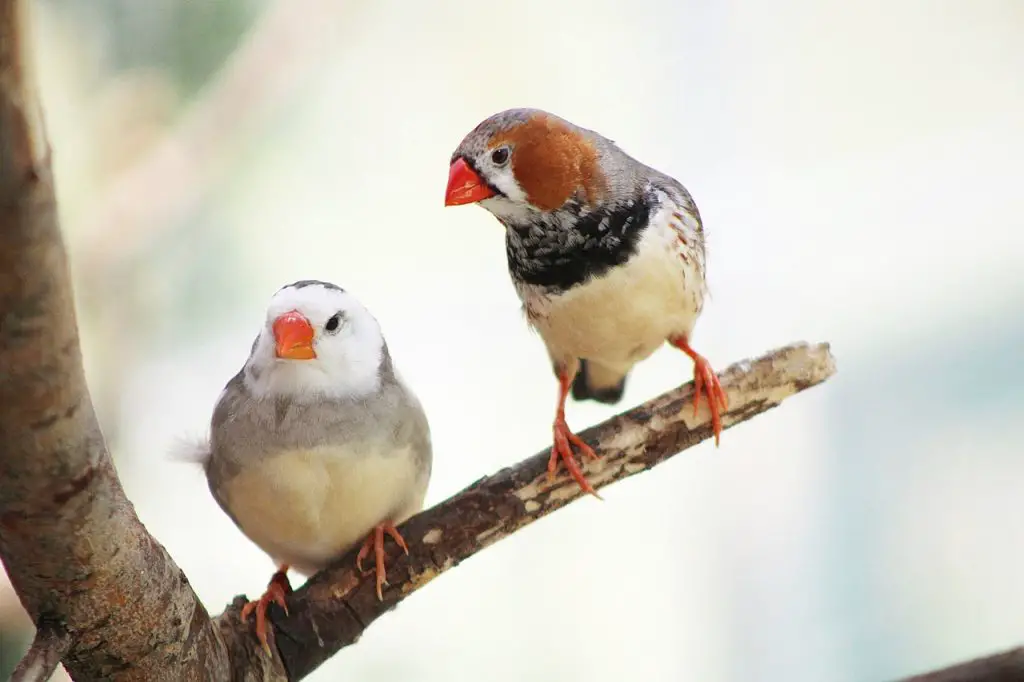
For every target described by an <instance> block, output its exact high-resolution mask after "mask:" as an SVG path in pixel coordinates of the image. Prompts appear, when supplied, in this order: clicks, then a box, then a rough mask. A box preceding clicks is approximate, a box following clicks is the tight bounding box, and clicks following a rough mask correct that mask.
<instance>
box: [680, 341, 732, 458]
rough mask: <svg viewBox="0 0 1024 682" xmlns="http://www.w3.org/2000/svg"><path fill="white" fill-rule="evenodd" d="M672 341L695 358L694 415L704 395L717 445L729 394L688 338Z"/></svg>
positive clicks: (727, 406)
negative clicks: (691, 346) (691, 345)
mask: <svg viewBox="0 0 1024 682" xmlns="http://www.w3.org/2000/svg"><path fill="white" fill-rule="evenodd" d="M671 343H672V345H674V346H675V347H676V348H678V349H679V350H681V351H683V352H684V353H686V354H687V355H689V356H690V358H691V359H692V360H693V416H694V417H696V416H697V411H698V410H699V409H700V398H701V395H703V396H704V399H705V401H707V404H708V410H710V412H711V431H712V432H713V433H714V434H715V446H716V447H717V446H718V443H719V440H720V439H721V436H722V412H723V411H724V410H728V409H729V396H727V395H726V393H725V389H724V388H722V382H720V381H719V380H718V375H717V374H715V371H714V370H713V369H711V363H709V362H708V360H707V358H705V357H704V356H703V355H701V354H700V353H698V352H697V351H695V350H693V349H692V348H690V344H689V343H688V342H687V340H686V339H682V338H680V339H672V340H671Z"/></svg>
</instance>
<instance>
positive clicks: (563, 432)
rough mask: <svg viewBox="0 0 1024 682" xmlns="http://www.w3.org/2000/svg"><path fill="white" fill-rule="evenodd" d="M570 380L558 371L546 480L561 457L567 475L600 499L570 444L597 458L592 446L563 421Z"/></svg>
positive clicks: (565, 372) (582, 452)
mask: <svg viewBox="0 0 1024 682" xmlns="http://www.w3.org/2000/svg"><path fill="white" fill-rule="evenodd" d="M572 380H573V377H572V376H570V375H569V373H568V372H567V371H565V370H560V371H559V372H558V411H557V412H556V413H555V424H554V428H553V430H554V438H555V442H554V444H553V445H552V446H551V457H550V458H549V459H548V480H549V481H550V480H551V479H552V478H553V477H554V475H555V471H556V470H557V469H558V460H559V459H561V460H562V462H564V463H565V468H566V470H568V472H569V475H570V476H572V478H573V480H574V481H576V483H578V484H579V486H580V488H582V489H583V492H585V493H590V494H591V495H593V496H594V497H596V498H597V499H599V500H600V499H601V496H600V495H598V494H597V491H596V490H594V486H592V485H590V481H588V480H587V477H586V476H584V475H583V470H582V469H580V465H579V464H578V463H577V462H576V458H575V457H574V456H573V452H572V446H573V445H575V446H576V448H577V449H578V450H579V451H580V454H581V455H583V456H584V457H587V458H589V459H597V453H596V452H594V450H593V448H591V447H590V446H589V445H587V444H586V443H584V442H583V439H582V438H580V437H579V436H577V435H576V434H575V433H573V432H572V431H570V430H569V425H568V424H567V423H566V422H565V400H566V398H567V397H568V396H569V387H570V386H572Z"/></svg>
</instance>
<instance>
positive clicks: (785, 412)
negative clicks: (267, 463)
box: [0, 0, 1024, 682]
mask: <svg viewBox="0 0 1024 682" xmlns="http://www.w3.org/2000/svg"><path fill="white" fill-rule="evenodd" d="M35 5H36V10H37V11H36V17H35V18H36V21H35V34H36V35H35V39H36V51H37V53H38V73H39V77H40V79H41V84H42V95H43V102H44V106H45V109H46V116H47V124H48V128H49V132H50V137H51V141H52V143H53V146H54V151H55V155H54V162H55V164H56V173H57V180H58V192H59V199H60V209H61V214H62V220H63V226H64V230H65V234H66V239H67V242H68V246H69V249H70V251H71V256H72V265H73V269H74V277H75V286H76V288H77V290H76V294H77V297H78V304H79V311H80V318H79V319H80V322H81V326H82V342H83V352H84V354H85V359H86V362H87V370H88V374H89V380H90V385H91V387H92V391H93V398H94V401H95V403H96V407H97V409H98V411H99V414H100V417H101V420H102V423H103V427H104V430H105V432H106V435H107V436H108V438H109V439H110V445H111V447H112V449H113V452H114V455H115V458H116V462H117V467H118V470H119V472H120V475H121V477H122V480H123V482H124V485H125V488H126V489H127V492H128V495H129V497H130V498H131V500H132V501H133V503H134V504H135V507H136V509H137V511H138V513H139V515H140V516H141V518H142V520H143V521H144V522H145V524H146V526H147V527H148V528H149V530H150V531H151V532H152V533H153V534H154V535H155V536H156V537H157V538H158V539H159V540H160V541H161V542H162V543H163V544H164V545H165V546H166V547H167V549H168V550H169V551H170V553H171V554H172V555H173V556H174V558H175V559H176V560H177V562H178V563H179V564H180V566H181V567H182V568H183V569H184V571H185V572H186V573H187V575H188V576H189V578H190V580H191V582H192V585H193V586H194V587H195V589H196V591H197V592H198V594H199V596H200V597H201V598H202V600H203V601H204V602H205V604H206V605H207V607H208V608H209V610H210V611H211V612H212V613H217V612H219V611H220V610H221V609H222V608H223V606H224V605H225V604H227V602H228V601H229V600H230V599H231V598H232V597H233V596H234V595H236V594H239V593H243V592H244V593H247V594H249V595H250V596H255V595H258V594H259V593H260V592H261V591H262V589H263V588H264V586H265V584H266V581H267V580H268V578H269V577H270V574H271V573H272V571H273V568H274V567H273V566H272V564H271V563H270V561H269V559H268V558H266V557H265V556H264V555H263V554H262V553H261V552H260V551H259V550H258V549H257V548H256V547H255V546H254V545H252V544H251V543H250V542H249V541H248V540H246V538H245V537H244V536H243V535H242V534H241V533H240V532H239V531H238V530H236V529H235V527H234V526H233V524H232V523H231V521H230V520H229V519H228V518H227V517H226V516H225V515H224V514H223V513H222V512H221V511H220V509H219V508H218V507H217V506H216V504H215V503H214V501H213V500H212V498H211V497H210V494H209V492H208V490H207V487H206V482H205V479H204V478H203V475H202V473H201V471H200V470H199V469H198V467H195V466H194V465H190V464H187V463H181V462H179V461H175V460H174V455H175V453H176V452H180V448H181V446H182V443H184V442H188V440H189V439H194V438H197V437H201V436H203V434H204V432H205V430H206V426H207V423H208V419H209V415H210V411H211V410H212V407H213V404H214V401H215V400H216V398H217V395H218V393H219V392H220V389H221V388H222V386H223V384H224V383H225V382H226V381H227V379H228V378H230V377H231V376H232V375H233V374H234V373H235V372H236V371H237V370H238V368H239V367H240V366H241V364H242V363H243V362H244V360H245V358H246V355H247V353H248V350H249V345H250V343H251V340H252V338H253V336H254V335H255V333H256V332H257V330H258V328H259V326H260V325H261V324H262V320H263V314H264V307H265V305H266V303H267V301H268V299H269V297H270V296H271V295H272V294H273V292H274V291H275V290H276V289H277V288H278V287H279V286H281V285H283V284H285V283H288V282H291V281H294V280H297V279H301V278H319V279H326V280H331V281H334V282H336V283H338V284H340V285H342V286H344V287H345V288H347V289H349V290H350V291H352V292H353V293H355V294H356V296H358V297H359V298H360V299H361V300H362V301H363V302H364V303H365V304H366V305H367V306H368V307H369V308H370V309H371V310H372V311H373V312H374V313H375V315H376V316H377V317H378V319H379V320H380V321H381V324H382V325H383V328H384V331H385V333H386V335H387V338H388V341H389V344H390V347H391V350H392V354H393V356H394V357H395V359H396V362H397V364H398V365H399V367H400V368H401V371H402V372H403V373H404V374H405V376H406V378H407V379H408V380H409V382H410V383H411V384H412V385H413V386H414V387H415V389H416V391H417V392H418V394H419V395H420V397H421V399H422V401H423V402H424V404H425V407H426V409H427V411H428V414H429V416H430V418H431V421H432V430H433V436H434V443H435V465H434V475H433V479H432V483H431V488H430V493H429V495H428V500H427V502H428V504H433V503H436V502H438V501H440V500H442V499H444V498H446V497H447V496H449V495H451V494H452V493H454V492H456V491H458V490H459V489H461V488H462V487H464V486H465V485H467V484H468V483H470V482H471V481H473V480H475V479H477V478H478V477H480V476H482V475H485V474H487V473H491V472H493V471H495V470H497V469H498V468H500V467H502V466H505V465H508V464H511V463H513V462H514V461H517V460H519V459H521V458H523V457H525V456H527V455H529V454H532V453H534V452H536V451H538V450H540V449H541V448H543V447H544V446H546V445H547V444H548V443H549V439H550V423H551V417H552V410H553V406H554V401H555V390H556V387H555V383H554V381H553V379H552V377H551V374H550V370H549V368H548V363H547V360H546V356H545V353H544V350H543V347H542V345H541V343H540V341H539V339H537V338H536V337H535V336H534V335H533V334H532V333H531V332H530V331H528V329H527V328H526V326H525V324H524V321H523V317H522V315H521V313H520V311H519V303H518V300H517V299H516V297H515V293H514V291H513V289H512V287H511V285H510V282H509V278H508V274H507V271H506V266H505V255H504V237H503V234H502V230H501V228H500V226H499V225H498V224H497V222H496V221H495V220H494V219H493V218H492V217H491V216H489V215H488V214H487V213H486V212H485V211H484V210H482V209H479V208H476V207H469V208H464V209H444V208H443V207H442V204H443V193H444V187H445V183H446V181H447V170H448V158H449V155H450V153H451V151H452V150H453V149H454V148H455V146H456V145H457V144H458V142H459V140H460V139H461V138H462V136H463V135H464V134H465V133H466V132H468V131H469V130H470V129H471V128H472V127H473V126H475V125H476V123H477V122H479V121H480V120H481V119H483V118H484V117H486V116H488V115H489V114H491V113H494V112H496V111H498V110H501V109H504V108H508V107H513V106H535V107H540V108H543V109H547V110H549V111H552V112H554V113H557V114H559V115H562V116H564V117H566V118H568V119H570V120H572V121H574V122H576V123H578V124H580V125H583V126H585V127H588V128H593V129H596V130H599V131H602V132H604V133H605V134H606V135H608V136H609V137H611V138H613V139H615V140H616V141H618V142H619V143H620V145H622V146H623V147H624V148H625V149H626V150H627V151H628V152H630V153H631V154H633V155H635V156H637V157H638V158H640V159H642V160H643V161H645V162H647V163H649V164H651V165H653V166H656V167H658V168H660V169H662V170H664V171H666V172H668V173H670V174H672V175H674V176H675V177H677V178H678V179H679V180H681V181H682V182H683V183H684V184H686V185H687V187H688V188H689V189H690V190H691V192H692V193H693V195H694V196H695V197H696V200H697V202H698V205H699V207H700V210H701V213H702V214H703V217H704V222H705V226H706V229H707V231H708V234H709V247H708V248H709V279H710V287H711V290H712V297H713V298H712V300H711V302H710V304H709V305H708V306H707V307H706V308H705V313H704V315H703V317H702V319H701V321H700V323H699V325H698V328H697V333H696V336H695V340H694V345H695V346H696V347H697V349H698V350H700V351H701V352H702V353H703V354H705V355H707V356H708V357H709V358H710V359H711V360H712V362H713V363H714V364H715V366H716V367H718V368H719V369H722V368H724V367H726V366H727V365H728V364H730V363H731V362H734V361H737V360H740V359H742V358H745V357H749V356H753V355H757V354H760V353H762V352H764V351H766V350H768V349H771V348H774V347H777V346H780V345H784V344H787V343H789V342H792V341H796V340H808V341H824V340H827V341H830V342H832V344H833V351H834V352H835V354H836V356H837V358H838V364H839V374H838V375H837V376H836V377H835V378H834V379H833V380H831V381H829V382H828V383H827V384H825V385H824V386H822V387H819V388H815V389H813V390H811V391H809V392H808V393H806V394H802V395H800V396H798V397H796V398H794V399H792V400H790V401H788V402H786V403H785V405H783V406H782V407H781V408H780V409H778V410H775V411H773V412H771V413H770V414H769V415H765V416H763V417H761V418H758V419H755V420H754V421H752V422H751V423H748V424H745V425H742V426H740V427H738V428H736V429H732V430H730V431H728V432H727V433H726V434H724V437H723V440H722V445H721V448H720V449H718V450H715V449H714V447H713V446H711V445H710V444H707V443H706V444H704V445H702V446H700V447H698V448H696V449H694V450H693V451H691V452H689V453H686V454H685V455H683V456H681V457H679V458H677V459H674V460H672V461H671V462H669V463H667V464H666V465H665V466H663V467H661V468H659V470H658V471H657V473H656V474H652V475H644V476H640V477H636V478H633V479H631V480H629V481H626V482H624V483H621V484H618V485H616V486H614V487H613V488H611V489H609V490H608V491H607V493H606V502H604V503H603V504H602V503H599V502H597V501H595V500H589V499H588V500H583V501H581V502H579V503H577V504H574V505H572V506H571V507H570V508H568V509H566V510H565V511H563V512H561V513H559V514H555V515H554V516H552V517H550V518H548V519H545V520H543V521H541V522H540V523H537V524H536V525H535V526H532V527H530V528H528V529H526V530H525V531H523V532H521V533H518V534H516V535H515V536H514V537H511V538H509V539H507V540H505V541H503V542H501V543H499V544H498V545H496V546H494V547H493V548H491V549H489V550H488V551H486V552H483V553H482V554H481V555H479V556H477V557H474V558H473V559H471V560H469V561H467V562H466V563H464V564H463V565H461V566H460V567H459V568H458V569H457V570H455V571H452V572H450V573H447V574H445V575H444V576H442V577H441V578H440V579H439V580H437V581H436V582H435V583H433V584H432V585H431V586H430V588H429V589H427V590H424V591H423V592H422V593H419V594H417V595H416V596H415V597H414V598H412V599H410V600H409V601H408V602H407V603H404V604H403V605H402V606H401V607H400V608H398V609H397V610H396V611H394V612H392V613H390V614H388V615H387V616H385V617H384V618H382V619H381V620H380V621H378V622H377V623H376V624H374V626H373V627H372V628H370V629H369V630H368V631H367V633H366V635H365V637H363V639H362V640H361V641H360V642H359V644H358V645H357V646H353V647H350V648H348V649H345V650H344V651H342V652H341V653H340V654H339V655H337V656H335V657H334V658H333V659H332V660H331V661H330V662H329V663H328V664H327V665H325V666H323V668H321V669H320V670H319V671H318V672H317V673H316V674H314V675H313V676H311V677H310V678H308V679H311V680H321V681H323V680H379V681H381V682H388V681H397V680H417V681H420V680H422V681H424V682H430V681H434V680H445V681H450V680H471V679H476V678H477V677H478V676H479V674H480V671H482V670H486V674H487V677H488V679H491V680H494V681H496V682H500V681H502V680H509V681H511V680H522V679H535V680H587V681H588V682H599V681H613V680H616V681H617V680H623V679H633V678H635V679H647V680H681V679H687V680H709V681H714V682H718V681H721V682H739V681H741V680H742V681H746V680H786V681H789V682H792V681H804V680H806V681H822V680H824V681H836V682H846V681H850V682H853V681H858V682H859V681H865V682H870V681H875V680H885V679H892V678H895V677H899V676H903V675H907V674H910V673H913V672H919V671H922V670H925V669H928V668H932V667H937V666H940V665H944V664H948V663H951V662H953V661H956V660H959V659H962V658H965V657H971V656H974V655H979V654H983V653H988V652H991V651H994V650H997V649H1000V648H1002V647H1007V646H1010V645H1013V644H1015V643H1020V642H1021V641H1024V581H1022V580H1021V579H1020V576H1021V575H1022V574H1024V495H1022V494H1021V487H1022V484H1024V457H1022V456H1021V455H1022V454H1024V453H1022V451H1021V450H1022V445H1024V437H1022V436H1021V424H1022V420H1024V314H1022V313H1024V269H1022V268H1024V193H1022V191H1021V187H1022V185H1024V164H1022V163H1021V159H1022V158H1024V77H1022V74H1024V41H1022V40H1021V35H1022V34H1024V4H1021V3H1020V2H1019V1H1018V0H1002V1H999V0H977V1H976V2H971V3H967V2H954V1H951V0H950V1H944V0H861V1H860V2H858V3H847V2H840V1H839V0H825V1H823V0H777V1H776V2H773V3H762V2H755V1H754V0H657V1H651V2H629V3H626V2H610V1H602V0H520V2H517V3H506V4H501V3H490V4H485V5H484V4H481V3H479V2H470V1H469V0H444V1H441V2H434V3H411V2H406V0H379V1H378V2H373V3H371V2H366V1H365V0H332V1H330V2H328V1H326V0H216V1H213V2H190V1H186V0H148V1H147V2H144V3H143V2H137V0H93V2H90V3H82V2H78V1H77V0H46V1H43V0H40V1H38V2H36V3H35ZM691 372H692V370H691V363H690V362H689V360H688V359H687V358H685V357H684V356H683V355H682V354H680V353H678V352H675V351H673V350H671V349H665V350H662V351H660V352H659V353H658V354H657V355H655V356H654V357H653V358H652V359H650V360H649V361H648V362H646V363H644V364H643V365H642V366H641V367H639V369H638V370H637V371H636V372H635V374H634V375H633V378H632V379H631V380H630V383H629V386H628V390H627V393H626V397H625V401H624V403H623V405H622V407H626V406H628V405H632V404H636V403H638V402H641V401H643V400H646V399H648V398H650V397H653V396H654V395H656V394H658V393H660V392H662V391H664V390H667V389H669V388H671V387H673V386H675V385H678V384H679V383H680V382H683V381H687V380H689V379H690V377H691ZM496 387H497V389H496ZM497 390H500V392H496V391H497ZM616 411H617V410H615V409H613V408H609V407H604V406H598V405H586V406H582V405H571V406H570V407H569V422H570V424H571V425H572V426H573V427H575V428H577V429H581V428H583V427H585V426H588V425H590V424H592V423H595V422H597V421H600V420H602V419H605V418H607V417H609V416H611V415H612V414H613V413H614V412H616ZM293 581H294V582H295V583H296V584H299V583H301V581H302V578H301V577H298V576H294V577H293ZM30 638H31V625H30V623H29V622H28V621H27V618H26V617H25V616H24V614H23V612H22V609H21V606H20V604H19V603H18V601H17V599H16V598H15V597H14V595H13V594H12V592H11V591H10V587H9V585H7V584H6V580H2V581H0V673H2V674H3V675H4V676H6V675H7V674H8V673H9V671H10V670H11V668H13V666H14V664H15V663H16V661H17V659H18V657H19V656H20V654H21V653H22V652H23V651H24V650H25V648H26V647H27V646H28V642H29V640H30ZM61 675H63V673H61ZM60 679H64V678H63V677H60Z"/></svg>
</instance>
